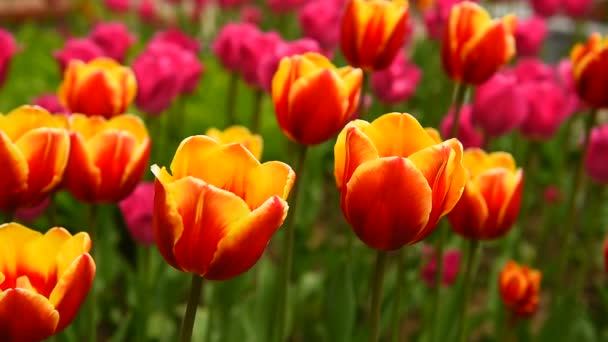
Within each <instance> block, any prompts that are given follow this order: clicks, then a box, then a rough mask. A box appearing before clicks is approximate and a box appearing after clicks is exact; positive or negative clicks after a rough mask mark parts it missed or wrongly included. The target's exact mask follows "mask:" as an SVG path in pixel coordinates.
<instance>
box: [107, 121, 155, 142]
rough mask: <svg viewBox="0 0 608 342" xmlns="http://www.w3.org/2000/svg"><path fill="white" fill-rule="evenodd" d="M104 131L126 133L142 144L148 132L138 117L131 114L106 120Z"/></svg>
mask: <svg viewBox="0 0 608 342" xmlns="http://www.w3.org/2000/svg"><path fill="white" fill-rule="evenodd" d="M104 129H118V130H122V131H127V132H129V133H131V134H133V136H135V138H136V139H137V141H138V142H139V143H140V144H142V143H143V142H144V141H145V140H147V139H148V138H149V137H148V130H147V129H146V126H145V125H144V122H143V121H142V120H141V118H139V117H138V116H135V115H131V114H124V115H118V116H115V117H113V118H112V119H110V120H108V121H107V122H106V124H105V127H104Z"/></svg>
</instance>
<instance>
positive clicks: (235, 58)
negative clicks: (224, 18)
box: [211, 23, 259, 72]
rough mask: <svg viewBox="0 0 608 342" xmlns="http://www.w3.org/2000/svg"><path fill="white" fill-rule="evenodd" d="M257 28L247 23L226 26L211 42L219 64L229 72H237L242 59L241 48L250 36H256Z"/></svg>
mask: <svg viewBox="0 0 608 342" xmlns="http://www.w3.org/2000/svg"><path fill="white" fill-rule="evenodd" d="M258 32H259V31H258V29H257V27H255V26H254V25H251V24H248V23H238V24H226V25H224V26H223V27H222V29H221V30H220V32H219V34H218V35H217V38H216V39H215V41H214V42H213V45H212V47H211V48H212V50H213V53H214V54H215V56H216V57H217V58H218V59H219V60H220V63H222V65H223V66H224V68H226V69H227V70H229V71H231V72H238V71H240V68H241V62H242V60H243V57H242V56H241V46H242V45H243V43H244V42H245V41H247V40H248V39H249V37H250V36H252V35H257V34H259V33H258Z"/></svg>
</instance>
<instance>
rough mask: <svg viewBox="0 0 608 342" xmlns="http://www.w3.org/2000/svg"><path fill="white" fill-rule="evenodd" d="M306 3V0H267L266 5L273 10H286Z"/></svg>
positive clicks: (280, 11)
mask: <svg viewBox="0 0 608 342" xmlns="http://www.w3.org/2000/svg"><path fill="white" fill-rule="evenodd" d="M305 3H306V0H268V7H270V9H271V10H272V11H274V12H279V13H282V12H288V11H292V10H295V9H297V8H299V7H300V6H302V5H303V4H305Z"/></svg>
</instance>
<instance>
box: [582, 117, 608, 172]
mask: <svg viewBox="0 0 608 342" xmlns="http://www.w3.org/2000/svg"><path fill="white" fill-rule="evenodd" d="M606 151H608V124H603V125H601V126H598V127H596V128H594V129H593V130H592V131H591V136H590V139H589V148H587V151H586V152H585V170H586V171H587V174H588V175H589V177H591V179H593V181H595V182H597V183H600V184H608V153H606Z"/></svg>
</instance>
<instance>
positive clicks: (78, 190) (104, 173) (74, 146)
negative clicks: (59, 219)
mask: <svg viewBox="0 0 608 342" xmlns="http://www.w3.org/2000/svg"><path fill="white" fill-rule="evenodd" d="M69 124H70V140H71V150H70V158H69V161H68V166H67V168H66V170H65V179H64V184H65V186H66V187H67V189H68V190H69V191H70V192H71V193H72V195H73V196H74V197H76V198H77V199H79V200H81V201H84V202H87V203H100V202H117V201H119V200H121V199H123V198H125V197H126V196H127V195H129V194H130V193H131V191H133V189H134V188H135V186H136V185H137V183H139V181H140V180H141V178H142V177H143V174H144V172H145V171H146V169H147V167H148V157H149V155H150V138H149V137H148V131H147V130H146V127H145V126H144V124H143V122H142V121H141V120H140V119H139V118H138V117H136V116H133V115H128V114H125V115H119V116H115V117H113V118H112V119H110V120H106V119H104V118H103V117H101V116H93V117H88V116H85V115H81V114H74V115H72V116H70V118H69Z"/></svg>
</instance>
